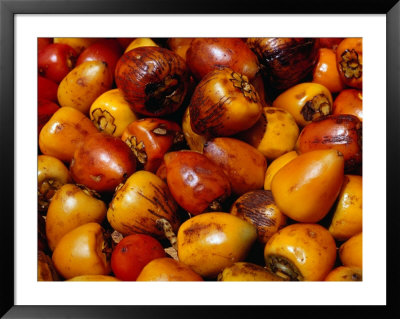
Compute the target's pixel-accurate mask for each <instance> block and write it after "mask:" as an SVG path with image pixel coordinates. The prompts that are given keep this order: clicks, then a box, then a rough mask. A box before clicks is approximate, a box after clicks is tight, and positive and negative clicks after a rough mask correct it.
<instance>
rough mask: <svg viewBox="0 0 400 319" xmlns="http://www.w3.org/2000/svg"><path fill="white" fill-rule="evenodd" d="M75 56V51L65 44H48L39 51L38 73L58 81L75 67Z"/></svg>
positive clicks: (76, 55)
mask: <svg viewBox="0 0 400 319" xmlns="http://www.w3.org/2000/svg"><path fill="white" fill-rule="evenodd" d="M77 57H78V54H77V52H76V51H75V50H74V49H73V48H71V47H70V46H69V45H67V44H60V43H52V44H49V45H47V46H46V47H44V48H43V49H42V50H41V51H40V52H39V56H38V68H39V75H41V76H43V77H45V78H47V79H49V80H51V81H54V82H56V83H60V82H61V80H62V79H63V78H64V77H65V76H66V75H67V74H68V73H69V72H70V71H71V70H72V69H73V68H74V67H75V63H76V59H77Z"/></svg>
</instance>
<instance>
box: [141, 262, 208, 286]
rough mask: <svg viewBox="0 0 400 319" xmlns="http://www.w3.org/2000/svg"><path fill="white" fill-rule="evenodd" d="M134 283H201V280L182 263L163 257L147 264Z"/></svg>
mask: <svg viewBox="0 0 400 319" xmlns="http://www.w3.org/2000/svg"><path fill="white" fill-rule="evenodd" d="M136 281H203V278H202V277H201V276H199V275H198V274H197V273H195V272H194V271H193V270H192V269H190V268H189V267H188V266H186V265H185V264H183V263H182V262H180V261H177V260H175V259H172V258H169V257H165V258H157V259H154V260H152V261H151V262H149V263H148V264H147V265H146V266H145V267H144V268H143V270H142V272H141V273H140V274H139V276H138V278H137V280H136Z"/></svg>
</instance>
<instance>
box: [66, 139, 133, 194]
mask: <svg viewBox="0 0 400 319" xmlns="http://www.w3.org/2000/svg"><path fill="white" fill-rule="evenodd" d="M135 170H136V159H135V156H134V155H133V153H132V151H131V149H130V148H129V146H128V145H126V144H125V143H124V142H123V141H122V140H121V139H120V138H118V137H114V136H111V135H108V134H105V133H94V134H91V135H88V136H87V137H86V138H85V139H84V141H83V143H82V145H81V146H80V147H78V148H77V149H76V151H75V153H74V157H73V159H72V162H71V166H70V171H71V176H72V178H73V180H74V181H75V182H76V183H78V184H83V185H85V186H87V187H88V188H90V189H92V190H94V191H96V192H100V193H101V192H113V191H114V190H115V188H116V187H117V186H118V185H119V184H120V183H123V182H125V180H126V179H127V178H128V177H129V176H130V175H131V174H133V173H134V172H135Z"/></svg>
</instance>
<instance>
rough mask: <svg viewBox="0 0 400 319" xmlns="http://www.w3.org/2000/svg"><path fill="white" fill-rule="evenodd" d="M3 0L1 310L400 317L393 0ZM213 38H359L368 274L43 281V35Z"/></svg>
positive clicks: (12, 313) (397, 7) (160, 40)
mask: <svg viewBox="0 0 400 319" xmlns="http://www.w3.org/2000/svg"><path fill="white" fill-rule="evenodd" d="M0 3H1V6H0V10H1V11H0V14H1V15H0V19H1V20H0V23H1V46H0V59H1V60H0V63H1V65H0V66H1V67H0V70H1V72H0V79H1V80H0V99H1V100H0V101H1V102H0V129H1V130H2V134H1V136H2V137H1V139H0V143H1V146H2V147H1V150H2V151H3V155H2V156H1V164H2V165H1V168H2V169H1V178H2V179H1V180H2V181H3V186H4V187H3V190H2V192H1V194H2V195H1V200H2V209H1V211H2V217H3V218H2V221H3V223H2V225H3V230H2V232H1V238H2V241H3V253H2V258H1V261H2V262H1V270H2V276H1V284H0V287H1V296H2V297H1V311H0V315H2V316H4V318H27V317H29V318H64V317H68V318H75V317H76V318H78V317H79V318H82V317H96V318H125V317H140V318H142V317H143V318H153V317H154V318H158V317H160V316H170V317H177V316H178V317H184V316H185V317H188V316H189V317H190V318H197V317H204V316H210V315H211V316H221V315H226V314H231V315H233V316H246V317H250V316H251V313H256V312H257V313H258V312H260V313H261V314H263V313H264V312H268V313H269V314H273V315H275V314H276V315H278V314H279V315H281V314H288V315H297V316H301V317H303V316H304V317H305V316H306V315H309V314H310V313H311V311H312V312H313V313H314V312H321V314H326V313H328V312H329V314H332V315H335V316H340V317H343V318H347V317H354V316H355V315H356V314H357V316H360V315H371V314H372V316H374V317H378V316H380V317H382V318H392V317H395V316H396V315H400V311H399V307H398V300H399V298H400V295H399V293H398V288H397V287H398V285H399V284H400V282H399V279H398V275H397V274H396V273H395V268H396V264H397V263H398V260H397V259H398V256H399V254H398V247H397V246H398V243H399V234H398V231H396V230H395V227H396V226H397V225H398V223H399V218H398V217H397V214H396V212H397V210H396V209H397V206H398V205H396V201H395V198H396V193H398V191H397V188H396V187H395V182H397V181H398V179H399V173H398V168H397V167H398V163H399V161H400V158H399V151H398V149H399V148H398V144H399V143H398V136H400V130H399V127H400V125H399V119H400V116H399V115H400V114H399V113H400V112H399V108H398V106H399V105H400V100H399V95H400V90H399V83H400V82H399V70H400V66H399V60H400V59H399V57H400V52H399V47H400V36H399V29H400V23H399V16H400V4H399V3H398V2H397V0H392V1H385V2H381V3H378V2H377V1H359V0H357V1H352V2H351V3H349V2H344V1H321V3H318V4H316V3H315V2H314V1H307V2H305V3H299V2H298V1H286V0H285V1H281V2H279V3H273V4H269V3H264V4H262V5H261V6H260V4H257V3H255V2H253V1H250V2H246V5H244V4H239V3H229V4H228V5H227V3H219V2H213V1H201V2H199V3H188V2H183V1H182V2H181V1H168V2H166V1H156V0H154V1H153V0H151V1H144V0H143V1H124V0H115V1H110V0H109V1H90V0H84V1H75V0H73V1H66V0H60V1H39V0H32V1H19V0H16V1H11V0H9V1H7V0H0ZM210 37H213V38H241V39H249V38H265V37H279V38H320V39H321V38H324V39H328V38H330V39H336V38H339V39H344V38H362V47H363V48H362V52H363V58H362V59H363V62H362V63H363V65H364V68H363V80H362V104H363V110H362V112H363V115H362V116H363V120H362V142H361V141H360V142H359V143H362V174H361V175H362V176H365V179H364V182H362V193H363V195H362V197H363V221H362V232H363V250H362V281H360V282H344V281H343V282H323V281H321V280H317V281H303V282H291V281H285V282H281V281H269V282H264V281H256V282H250V281H243V282H238V281H235V282H220V281H218V282H217V281H216V280H205V282H131V281H126V282H123V281H119V282H104V281H97V282H96V281H90V282H89V281H85V282H67V281H38V273H37V263H38V257H37V253H38V242H37V240H38V234H37V232H38V219H37V207H38V193H37V188H38V186H37V177H38V176H37V171H38V159H37V155H38V150H39V143H38V103H37V101H38V54H37V52H38V38H50V39H51V38H53V39H54V38H115V39H127V40H126V41H125V42H124V45H125V47H124V49H126V46H127V45H128V44H129V43H130V42H131V41H130V39H134V38H149V39H154V41H155V42H156V44H158V45H159V46H165V47H166V46H167V44H166V43H167V42H166V41H167V39H169V38H210ZM244 41H246V40H244ZM248 43H249V42H247V44H248ZM338 43H339V42H338ZM120 44H121V43H120ZM196 58H197V57H196ZM302 62H303V60H299V61H298V62H297V63H302ZM291 67H293V68H294V67H297V64H296V65H293V66H291ZM192 73H193V74H195V73H194V71H193V69H192ZM311 80H312V79H311ZM60 81H61V79H60ZM298 82H299V81H298ZM298 82H296V83H298ZM241 83H242V84H241V85H242V87H241V90H242V91H243V90H245V89H244V88H243V82H241ZM110 88H111V86H110ZM285 89H286V88H285ZM266 90H268V88H267V89H266ZM283 91H284V90H283V89H282V90H281V91H280V93H282V92H283ZM337 92H339V91H337ZM85 94H87V93H83V94H82V97H84V96H85ZM276 96H278V94H276V95H275V97H276ZM182 115H183V113H182V114H180V116H182ZM204 123H205V122H204ZM99 125H100V124H99ZM235 134H236V132H235ZM228 135H229V134H228ZM231 135H233V134H231ZM65 147H66V148H67V146H65ZM267 162H268V165H269V164H270V162H271V161H270V160H267ZM335 249H337V247H335ZM335 256H336V255H335ZM310 308H312V309H310ZM249 314H250V315H249Z"/></svg>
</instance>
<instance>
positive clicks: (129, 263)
mask: <svg viewBox="0 0 400 319" xmlns="http://www.w3.org/2000/svg"><path fill="white" fill-rule="evenodd" d="M165 256H166V255H165V251H164V248H163V246H162V245H161V244H160V242H158V241H157V240H156V239H155V238H153V237H151V236H149V235H144V234H133V235H129V236H126V237H124V238H123V239H122V240H121V241H120V242H119V243H118V244H117V246H116V247H115V248H114V250H113V252H112V255H111V269H112V271H113V273H114V274H115V276H116V277H117V278H118V279H120V280H123V281H135V280H136V278H137V277H138V276H139V274H140V272H141V271H142V269H143V267H144V266H146V265H147V264H148V263H149V262H150V261H152V260H153V259H156V258H162V257H165Z"/></svg>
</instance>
